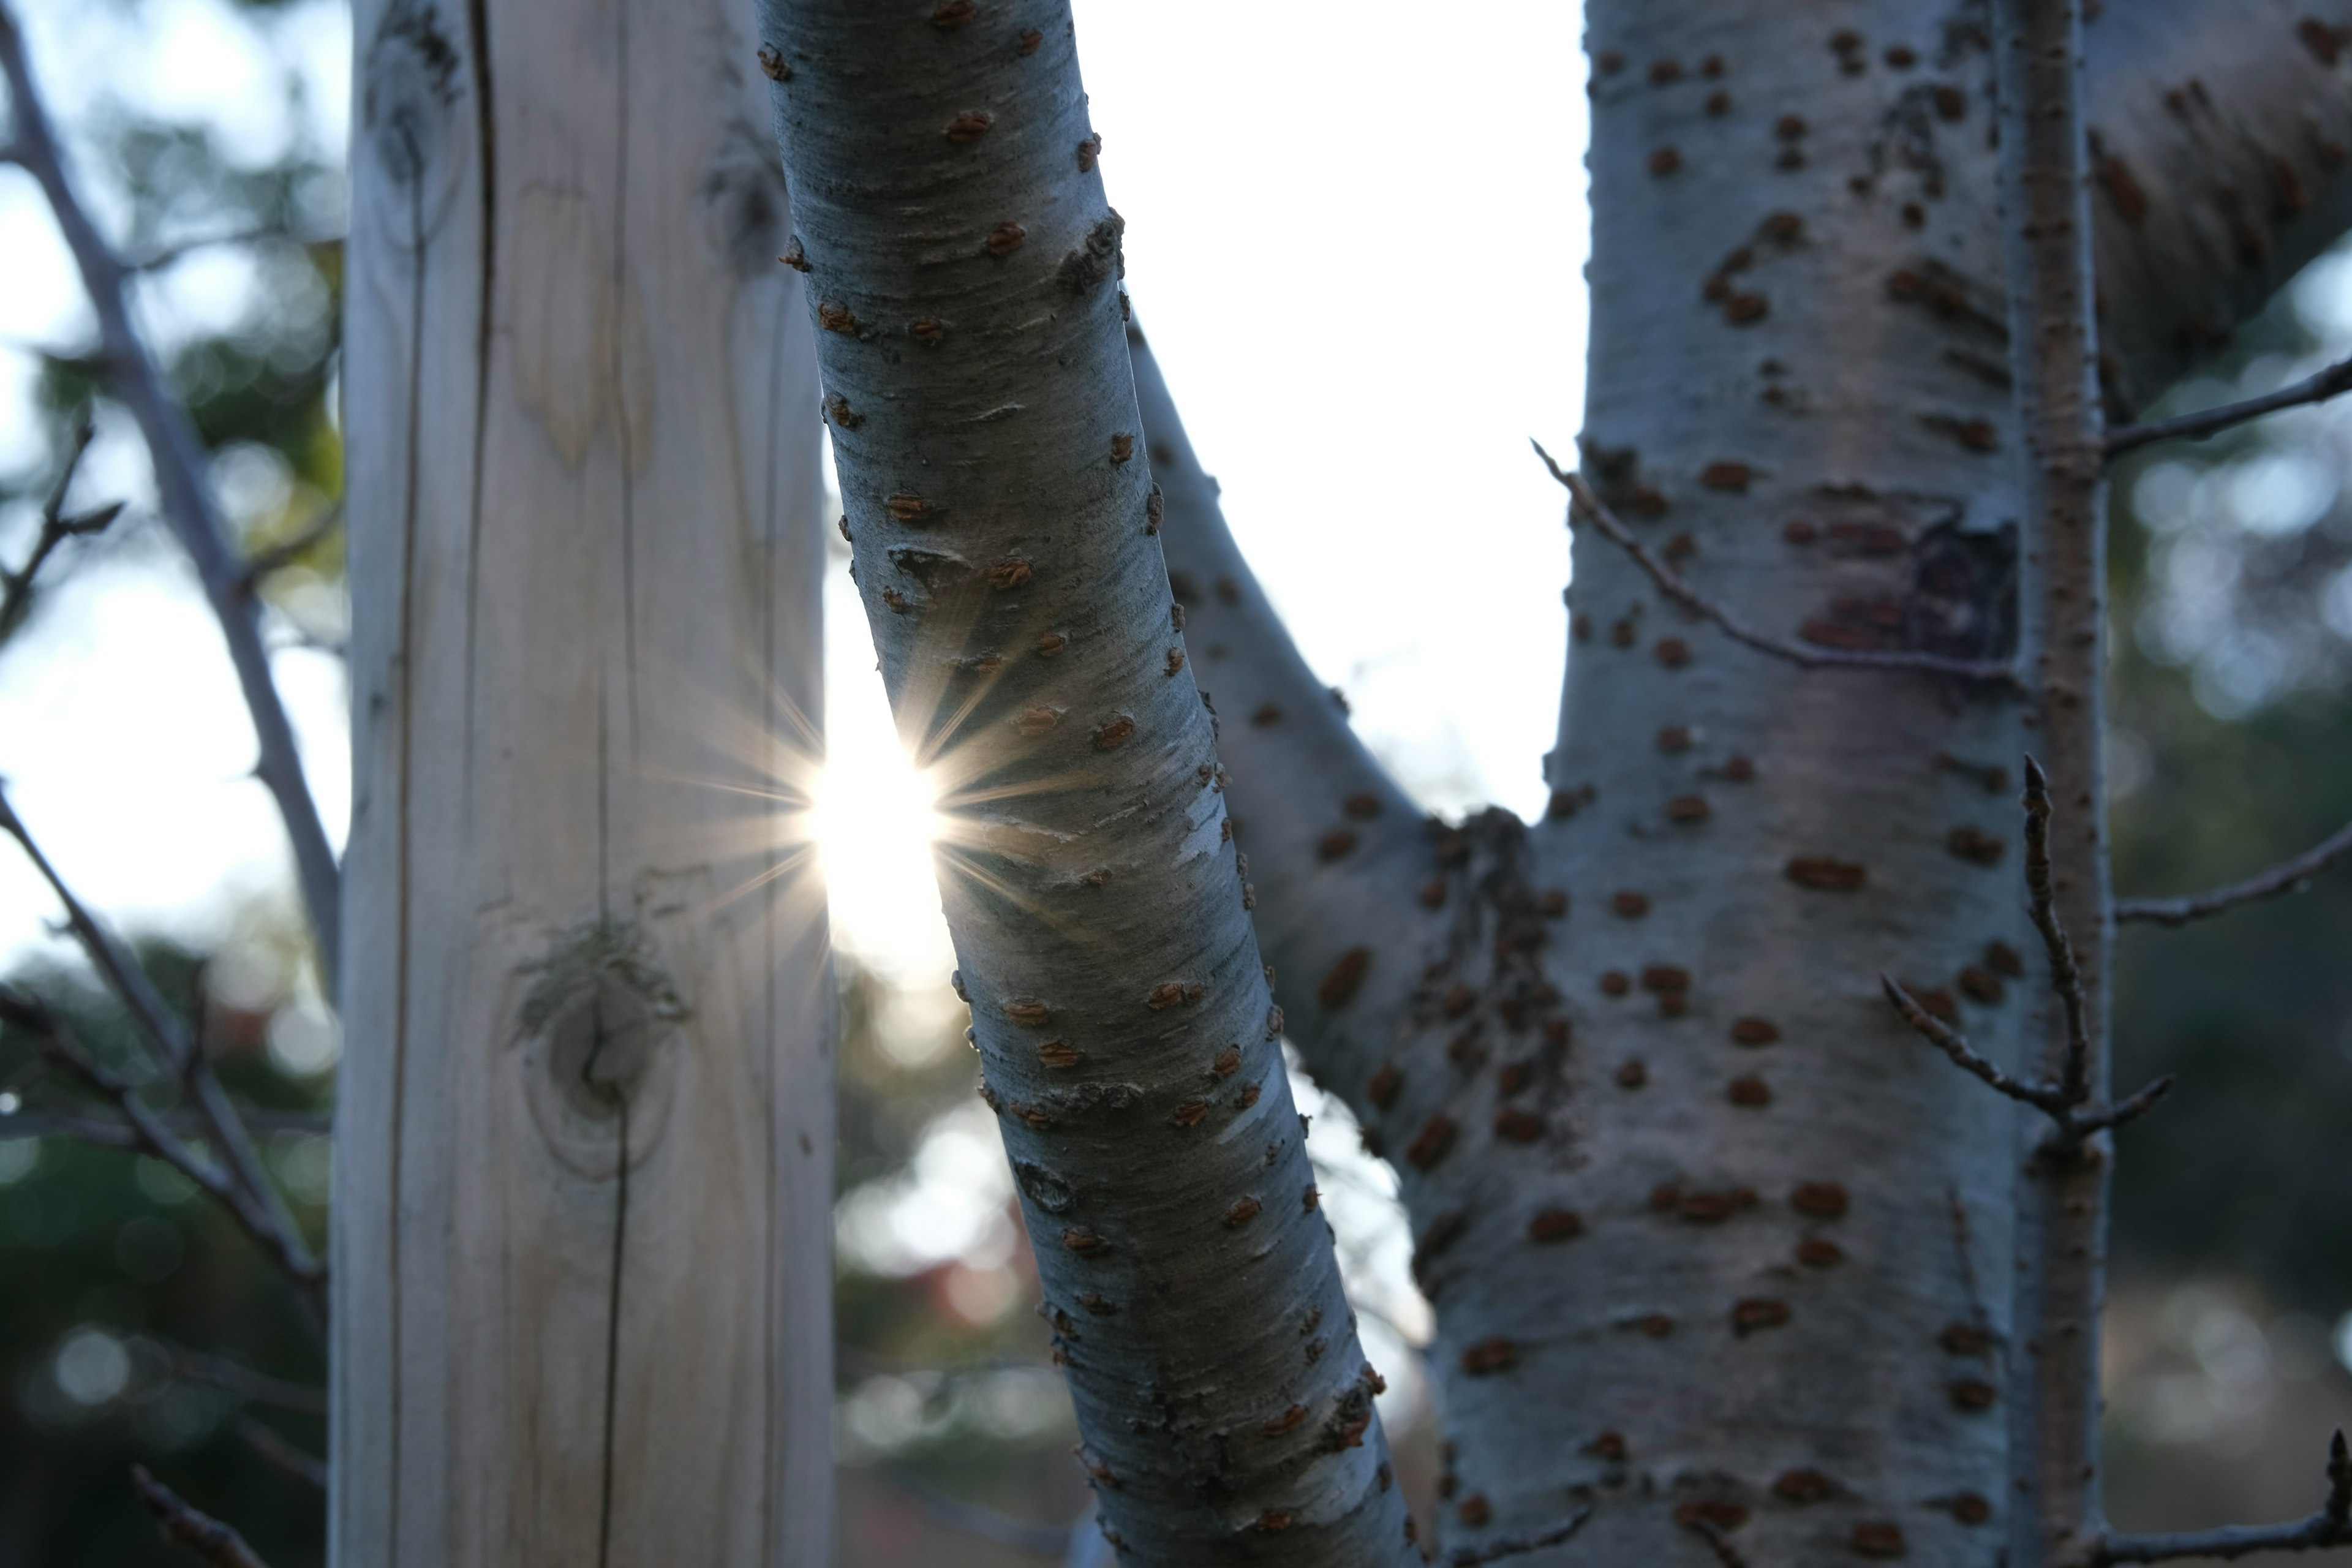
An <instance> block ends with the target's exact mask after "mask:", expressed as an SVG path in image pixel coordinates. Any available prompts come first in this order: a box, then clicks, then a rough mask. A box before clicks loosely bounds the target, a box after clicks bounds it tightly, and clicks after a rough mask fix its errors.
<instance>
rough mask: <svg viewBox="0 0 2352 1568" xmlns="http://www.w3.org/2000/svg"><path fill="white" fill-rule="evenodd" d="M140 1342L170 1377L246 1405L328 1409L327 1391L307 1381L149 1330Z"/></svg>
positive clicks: (299, 1411) (308, 1411) (312, 1411)
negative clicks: (193, 1347) (258, 1369)
mask: <svg viewBox="0 0 2352 1568" xmlns="http://www.w3.org/2000/svg"><path fill="white" fill-rule="evenodd" d="M139 1343H140V1345H141V1346H142V1347H143V1348H144V1349H145V1351H146V1352H147V1353H149V1354H150V1355H152V1356H153V1357H155V1359H157V1360H158V1361H160V1362H162V1363H163V1365H164V1367H165V1369H166V1370H168V1371H169V1372H170V1373H171V1374H172V1375H173V1377H178V1378H184V1379H186V1380H187V1381H188V1382H190V1383H201V1384H205V1386H206V1387H208V1388H217V1389H219V1390H220V1391H221V1392H222V1393H223V1394H227V1395H228V1396H229V1397H230V1398H231V1399H235V1400H238V1401H241V1402H243V1403H245V1404H247V1405H267V1406H268V1407H269V1408H271V1409H273V1410H284V1411H289V1412H291V1413H292V1414H294V1415H325V1414H326V1413H327V1391H326V1390H325V1389H323V1388H313V1387H311V1386H310V1385H309V1384H301V1383H292V1382H289V1381H288V1380H287V1379H285V1378H282V1377H272V1376H270V1375H269V1374H268V1373H266V1372H256V1371H254V1370H253V1369H252V1368H251V1367H249V1366H244V1365H241V1364H239V1363H236V1362H233V1361H226V1360H224V1359H222V1358H221V1357H219V1356H216V1355H208V1354H206V1353H205V1352H203V1351H199V1350H191V1349H189V1348H188V1347H187V1346H185V1345H181V1344H174V1343H173V1342H171V1341H169V1340H163V1339H157V1338H156V1337H155V1336H154V1335H152V1334H147V1335H142V1336H141V1338H140V1340H139Z"/></svg>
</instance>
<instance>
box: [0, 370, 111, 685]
mask: <svg viewBox="0 0 2352 1568" xmlns="http://www.w3.org/2000/svg"><path fill="white" fill-rule="evenodd" d="M93 434H94V431H93V429H92V427H91V425H90V422H89V415H88V414H87V413H85V414H84V415H83V416H82V417H81V419H80V420H79V422H77V423H76V425H75V426H74V433H73V437H72V439H71V441H70V442H69V443H68V446H67V447H66V460H65V466H64V467H63V468H60V469H59V470H58V481H57V483H56V484H54V485H52V486H51V487H50V488H49V496H48V500H47V501H45V502H43V503H42V506H41V531H40V532H39V533H38V534H37V535H36V536H35V538H34V540H33V548H32V549H31V550H30V551H29V552H26V556H25V563H24V564H23V565H22V566H19V567H18V568H16V570H15V571H14V572H9V571H6V570H0V643H5V642H6V641H7V640H8V639H9V637H12V636H14V635H15V634H16V628H17V627H18V626H21V625H23V624H24V620H25V616H26V612H27V611H29V610H30V609H31V608H32V604H33V580H34V579H35V578H36V577H37V576H39V575H40V572H41V568H42V567H43V566H46V565H47V564H48V560H49V557H50V556H51V555H53V554H55V553H56V552H57V550H58V546H59V545H61V544H63V543H65V542H66V541H67V540H68V539H79V538H81V537H83V536H85V535H88V534H93V533H99V532H101V531H104V530H105V529H106V527H107V526H108V525H109V524H110V523H111V522H113V521H114V520H115V519H116V518H118V517H120V516H121V515H122V503H121V501H116V502H114V503H113V504H111V505H110V506H102V507H100V508H98V509H97V510H94V511H85V512H79V513H77V514H75V515H73V516H68V515H67V514H66V510H65V507H66V492H67V491H68V490H69V489H72V488H73V481H74V473H75V470H77V469H78V468H80V467H81V459H82V454H84V453H85V452H87V451H89V443H90V437H91V436H92V435H93Z"/></svg>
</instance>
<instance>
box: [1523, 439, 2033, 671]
mask: <svg viewBox="0 0 2352 1568" xmlns="http://www.w3.org/2000/svg"><path fill="white" fill-rule="evenodd" d="M1529 445H1530V446H1533V447H1535V449H1536V456H1538V458H1542V459H1543V463H1544V467H1545V468H1549V469H1550V470H1551V477H1552V478H1553V479H1558V480H1559V482H1560V484H1561V485H1563V486H1564V487H1566V489H1567V490H1568V494H1569V503H1570V504H1569V510H1570V511H1571V512H1572V513H1574V514H1575V515H1577V516H1580V517H1581V518H1583V519H1584V520H1585V521H1588V522H1590V523H1591V524H1592V526H1593V527H1594V528H1596V529H1598V530H1600V531H1601V536H1602V537H1603V538H1605V539H1607V540H1608V541H1609V542H1611V543H1612V544H1614V545H1615V546H1617V548H1618V549H1620V550H1622V551H1623V552H1625V553H1626V554H1627V555H1629V556H1631V557H1632V558H1633V564H1634V565H1636V566H1639V567H1640V568H1641V569H1642V572H1643V574H1644V575H1645V576H1647V577H1648V578H1649V579H1650V581H1651V582H1652V583H1654V584H1657V589H1658V592H1660V593H1661V594H1664V595H1665V596H1666V597H1667V598H1669V599H1671V600H1673V601H1674V602H1675V604H1677V605H1681V606H1682V607H1683V608H1684V609H1685V610H1688V611H1689V612H1690V613H1691V614H1692V615H1695V616H1698V617H1700V618H1701V619H1702V620H1706V621H1712V622H1713V623H1714V624H1715V625H1716V626H1717V628H1719V629H1720V630H1721V631H1722V632H1723V633H1724V635H1725V636H1727V637H1730V638H1731V639H1732V640H1733V641H1734V642H1738V643H1742V644H1745V645H1746V646H1747V647H1751V648H1754V649H1755V650H1756V651H1757V652H1759V653H1761V654H1769V656H1771V657H1772V658H1778V659H1785V660H1787V661H1788V662H1789V663H1790V664H1793V665H1796V666H1797V667H1798V668H1801V669H1875V670H1893V671H1896V672H1900V673H1907V674H1912V675H1943V676H1950V677H1953V678H1955V679H1961V680H1973V681H1982V682H1984V683H1986V684H1988V685H1992V686H1998V687H2000V688H2001V689H2003V690H2005V691H2008V692H2010V693H2011V694H2016V693H2020V692H2021V691H2022V690H2023V689H2024V687H2023V683H2022V682H2021V680H2020V679H2019V678H2018V674H2017V669H2016V667H2015V666H2013V665H2011V663H2009V662H2008V661H2006V660H2002V659H1975V658H1945V657H1944V656H1942V655H1941V654H1933V653H1912V652H1905V651H1902V650H1899V649H1886V650H1883V651H1876V652H1874V651H1870V650H1865V649H1855V648H1832V647H1814V646H1813V645H1812V644H1811V643H1803V642H1798V641H1796V640H1795V639H1794V638H1790V637H1774V636H1772V635H1771V634H1770V633H1769V632H1761V631H1758V630H1757V629H1756V628H1755V627H1754V626H1749V625H1748V623H1747V622H1746V621H1744V620H1741V619H1740V618H1739V617H1738V616H1737V615H1735V614H1733V613H1732V611H1730V610H1729V609H1727V608H1726V607H1725V606H1724V605H1720V604H1717V602H1716V601H1715V600H1713V599H1710V598H1708V597H1707V596H1706V595H1704V594H1702V593H1700V592H1699V591H1698V590H1697V589H1696V588H1695V587H1693V586H1692V585H1691V584H1690V581H1689V579H1687V578H1685V576H1683V575H1682V574H1681V573H1679V572H1676V571H1675V569H1674V568H1673V567H1671V566H1669V565H1667V564H1666V563H1664V561H1661V560H1660V559H1658V557H1657V556H1655V555H1654V554H1653V553H1651V552H1650V549H1649V547H1648V546H1647V545H1645V544H1643V542H1641V541H1640V540H1639V539H1638V538H1636V537H1634V534H1633V530H1632V529H1630V528H1628V527H1626V526H1625V523H1624V521H1623V520H1622V518H1620V517H1618V515H1617V514H1616V513H1615V512H1613V511H1612V510H1609V506H1608V503H1607V502H1605V501H1603V500H1601V498H1600V496H1598V495H1596V494H1595V493H1593V489H1592V487H1591V485H1589V484H1587V483H1585V481H1584V479H1583V476H1582V475H1580V474H1571V473H1568V472H1565V471H1564V470H1562V469H1561V468H1560V466H1559V464H1558V463H1557V462H1555V461H1553V460H1552V455H1551V454H1550V453H1549V452H1547V451H1545V450H1544V448H1543V444H1542V443H1541V442H1530V443H1529Z"/></svg>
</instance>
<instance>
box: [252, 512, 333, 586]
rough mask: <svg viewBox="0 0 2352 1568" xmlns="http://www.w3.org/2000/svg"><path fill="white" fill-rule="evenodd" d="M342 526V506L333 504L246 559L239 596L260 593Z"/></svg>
mask: <svg viewBox="0 0 2352 1568" xmlns="http://www.w3.org/2000/svg"><path fill="white" fill-rule="evenodd" d="M342 525H343V503H342V502H341V501H340V500H336V501H331V502H329V503H328V504H327V505H326V506H324V507H322V508H321V509H320V511H319V515H318V516H316V517H314V518H312V519H311V520H310V521H309V522H307V523H304V524H303V525H302V527H301V529H300V531H298V532H297V533H295V534H294V535H293V536H292V537H291V538H289V539H281V540H279V541H278V542H277V543H275V544H272V545H270V546H269V547H268V548H267V549H264V550H257V551H255V552H253V553H252V554H251V555H249V556H247V557H246V562H245V572H244V574H243V575H241V576H240V577H239V578H238V579H237V587H238V591H239V592H240V593H243V594H245V595H248V596H249V595H253V594H255V593H257V592H258V591H259V590H260V587H261V584H263V583H265V582H267V581H268V579H269V578H270V577H272V576H273V575H275V574H278V573H279V572H283V571H284V570H286V568H287V567H289V566H291V565H292V564H293V563H295V562H297V561H299V560H300V559H301V558H302V557H303V556H305V555H307V554H309V553H310V551H311V549H312V548H313V547H314V546H316V545H318V544H320V542H323V541H324V540H325V539H326V538H327V537H328V536H329V535H330V534H331V533H333V532H334V531H335V530H337V529H339V528H341V526H342Z"/></svg>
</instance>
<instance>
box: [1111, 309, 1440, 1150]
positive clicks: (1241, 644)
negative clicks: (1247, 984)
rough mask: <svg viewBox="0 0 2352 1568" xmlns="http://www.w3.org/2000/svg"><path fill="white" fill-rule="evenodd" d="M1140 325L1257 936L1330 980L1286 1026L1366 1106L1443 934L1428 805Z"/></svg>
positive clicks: (1169, 545)
mask: <svg viewBox="0 0 2352 1568" xmlns="http://www.w3.org/2000/svg"><path fill="white" fill-rule="evenodd" d="M1127 342H1128V351H1129V358H1130V360H1131V361H1132V363H1133V364H1134V367H1135V397H1136V405H1137V407H1138V409H1139V412H1140V414H1141V416H1142V419H1143V437H1144V445H1145V447H1146V448H1147V449H1148V450H1149V452H1150V458H1151V478H1152V480H1153V482H1154V483H1155V484H1156V485H1157V486H1158V487H1159V489H1160V499H1161V501H1162V503H1163V521H1162V522H1161V525H1160V547H1161V549H1162V550H1164V551H1165V552H1167V557H1168V577H1169V583H1170V585H1171V591H1172V593H1173V595H1174V597H1175V599H1176V600H1177V602H1178V603H1179V604H1181V605H1182V606H1183V613H1184V640H1185V645H1186V647H1188V648H1190V649H1191V650H1192V658H1193V659H1194V661H1195V662H1194V664H1193V666H1192V668H1193V672H1194V675H1195V678H1196V679H1198V680H1199V681H1200V683H1201V689H1202V694H1203V695H1204V696H1205V697H1208V698H1212V699H1213V700H1214V702H1215V706H1216V709H1217V711H1218V713H1219V714H1220V719H1219V721H1218V725H1217V754H1218V756H1219V757H1220V758H1221V759H1222V760H1223V763H1225V765H1226V768H1227V770H1228V777H1227V779H1226V781H1225V795H1226V799H1227V800H1228V801H1229V802H1230V803H1231V810H1232V813H1233V820H1234V842H1235V843H1236V844H1238V845H1239V846H1241V847H1242V849H1243V850H1244V851H1245V852H1246V855H1247V858H1248V870H1247V872H1246V873H1245V876H1246V878H1247V885H1248V888H1249V893H1248V895H1247V896H1248V898H1249V900H1250V902H1251V907H1252V908H1253V909H1254V910H1255V923H1256V927H1257V938H1258V943H1259V945H1260V947H1261V948H1262V949H1263V950H1264V951H1265V957H1266V959H1267V961H1268V962H1269V963H1272V964H1273V965H1274V966H1275V968H1276V970H1277V971H1278V972H1280V973H1283V974H1286V975H1289V976H1292V977H1294V978H1304V979H1305V980H1306V982H1307V986H1308V987H1309V988H1310V989H1311V990H1312V991H1313V993H1314V996H1313V1000H1312V1001H1311V1002H1302V1003H1301V1004H1300V1005H1296V1006H1294V1007H1293V1008H1291V1009H1290V1013H1289V1016H1288V1019H1287V1023H1286V1035H1287V1037H1288V1038H1289V1039H1290V1041H1291V1043H1292V1044H1293V1045H1295V1046H1297V1047H1298V1051H1299V1054H1300V1056H1301V1057H1302V1058H1304V1059H1305V1061H1306V1063H1307V1068H1308V1069H1309V1070H1310V1071H1311V1072H1313V1073H1314V1074H1315V1077H1316V1079H1318V1081H1319V1082H1321V1083H1323V1084H1324V1085H1326V1086H1327V1087H1328V1088H1329V1089H1332V1090H1333V1091H1334V1092H1337V1093H1339V1094H1340V1095H1342V1096H1354V1097H1356V1099H1355V1104H1356V1109H1357V1110H1358V1112H1359V1114H1360V1115H1363V1114H1368V1113H1369V1111H1370V1107H1369V1106H1368V1105H1367V1104H1366V1103H1365V1102H1364V1101H1363V1100H1362V1098H1361V1095H1362V1090H1363V1087H1364V1085H1365V1083H1366V1081H1367V1080H1368V1079H1370V1076H1371V1074H1372V1073H1373V1072H1374V1071H1375V1070H1376V1069H1377V1068H1378V1065H1379V1058H1380V1056H1381V1053H1382V1052H1384V1051H1386V1050H1387V1049H1388V1048H1389V1046H1390V1032H1391V1024H1392V1021H1393V1019H1394V1017H1395V1016H1396V1013H1397V1010H1398V1009H1399V1008H1400V1007H1401V1006H1402V1005H1403V1002H1404V998H1405V997H1406V996H1407V995H1408V994H1410V992H1411V990H1412V986H1413V985H1414V984H1415V983H1416V982H1417V981H1418V980H1419V978H1420V971H1421V967H1422V962H1423V952H1424V951H1425V949H1426V948H1427V947H1428V946H1429V944H1430V943H1431V942H1433V941H1434V940H1438V938H1437V937H1436V936H1435V935H1434V931H1435V930H1436V929H1437V928H1438V922H1437V921H1436V918H1435V916H1434V915H1433V913H1432V912H1431V911H1430V910H1428V909H1427V908H1426V907H1425V906H1423V904H1422V903H1421V902H1419V901H1418V900H1416V898H1415V897H1414V895H1415V893H1416V891H1418V890H1419V889H1421V888H1423V886H1424V885H1425V884H1426V883H1427V881H1428V879H1429V878H1430V876H1431V874H1432V873H1433V871H1434V870H1435V865H1434V863H1433V847H1432V839H1431V835H1430V832H1429V826H1428V823H1427V820H1426V819H1425V818H1424V817H1423V816H1422V813H1421V810H1420V808H1419V807H1418V806H1417V805H1414V804H1413V801H1412V797H1411V796H1409V795H1406V794H1405V793H1404V791H1403V790H1402V789H1400V788H1399V787H1398V786H1397V785H1396V784H1395V783H1394V782H1393V781H1392V780H1391V778H1390V777H1389V775H1388V773H1387V772H1386V770H1384V769H1383V768H1382V767H1381V764H1380V763H1378V762H1377V761H1376V760H1374V758H1373V757H1372V754H1371V753H1370V752H1369V751H1368V750H1367V749H1366V748H1365V746H1364V743H1363V742H1362V741H1360V739H1358V738H1357V735H1356V732H1355V731H1354V729H1353V728H1351V727H1350V726H1349V722H1348V714H1347V710H1346V707H1345V705H1344V704H1343V703H1342V702H1341V701H1340V700H1339V699H1338V697H1337V695H1336V694H1335V693H1334V692H1332V691H1330V690H1329V689H1327V688H1326V687H1325V686H1324V685H1323V683H1322V682H1321V681H1320V680H1318V679H1317V678H1316V675H1315V672H1314V670H1312V669H1311V668H1308V667H1307V660H1306V659H1305V658H1303V657H1301V655H1300V654H1299V651H1298V648H1297V645H1296V644H1294V643H1293V642H1292V641H1291V638H1290V634H1289V632H1288V631H1287V630H1286V628H1285V627H1284V626H1283V624H1282V617H1281V616H1280V615H1278V614H1277V613H1276V610H1275V607H1274V605H1273V604H1272V602H1271V601H1270V600H1269V599H1268V598H1267V596H1266V594H1265V589H1264V588H1263V587H1262V586H1261V585H1260V584H1259V583H1258V580H1257V577H1256V575H1255V574H1254V573H1253V572H1252V571H1251V570H1250V566H1249V563H1248V562H1247V561H1246V560H1244V558H1243V555H1242V552H1241V548H1240V546H1239V545H1238V544H1237V543H1236V542H1234V536H1233V533H1232V531H1230V530H1229V529H1228V528H1227V527H1226V525H1225V517H1224V509H1223V504H1222V503H1221V501H1220V500H1219V491H1218V486H1217V481H1216V480H1215V479H1213V478H1211V477H1210V475H1209V474H1208V473H1207V471H1206V470H1205V469H1204V468H1202V464H1201V461H1200V458H1199V457H1198V456H1197V455H1196V454H1195V453H1194V451H1193V449H1192V441H1191V439H1190V438H1189V437H1187V436H1186V434H1185V431H1184V425H1183V421H1182V420H1181V418H1180V417H1179V416H1178V415H1177V411H1176V404H1175V400H1174V398H1173V397H1172V396H1171V395H1170V393H1169V389H1168V384H1167V380H1166V378H1165V377H1164V376H1162V375H1161V374H1160V364H1159V362H1158V360H1157V359H1156V357H1155V356H1154V355H1153V354H1152V352H1151V348H1150V344H1149V343H1147V342H1145V341H1144V336H1143V331H1142V329H1141V327H1140V326H1139V325H1137V324H1135V323H1133V322H1130V323H1129V326H1128V331H1127Z"/></svg>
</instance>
